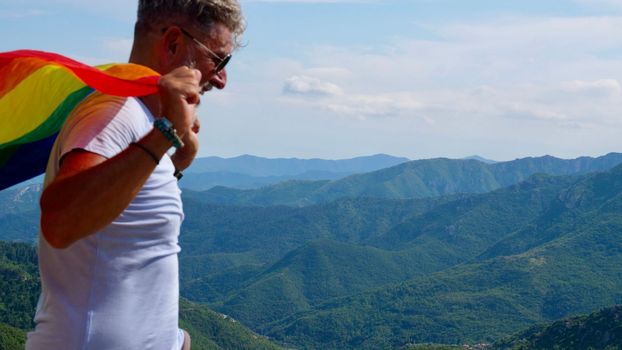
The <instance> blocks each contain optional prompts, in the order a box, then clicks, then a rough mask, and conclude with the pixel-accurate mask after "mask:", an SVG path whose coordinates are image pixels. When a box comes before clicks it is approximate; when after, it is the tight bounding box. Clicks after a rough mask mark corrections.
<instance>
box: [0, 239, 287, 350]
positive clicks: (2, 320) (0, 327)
mask: <svg viewBox="0 0 622 350" xmlns="http://www.w3.org/2000/svg"><path fill="white" fill-rule="evenodd" d="M39 291H40V281H39V276H38V267H37V258H36V249H35V247H33V246H32V245H30V244H24V243H9V242H2V241H0V349H2V350H17V349H23V348H24V344H25V341H26V332H27V331H29V330H31V329H32V328H33V326H34V324H33V322H32V318H33V317H34V310H35V307H36V301H37V298H38V297H39ZM180 318H181V325H182V327H185V329H187V330H188V332H189V333H190V335H191V337H192V348H193V349H203V350H207V349H223V350H224V349H227V350H229V349H257V350H264V349H265V350H276V349H281V347H280V346H278V345H276V344H275V343H273V342H271V341H269V340H268V339H266V338H264V337H262V336H259V335H257V334H256V333H254V332H252V331H250V330H249V329H247V328H245V327H244V326H243V325H241V324H240V323H239V322H237V321H235V320H234V319H233V318H231V317H228V316H225V315H222V314H219V313H216V312H214V311H211V310H209V309H208V308H207V307H205V306H203V305H200V304H196V303H192V302H189V301H186V300H181V304H180Z"/></svg>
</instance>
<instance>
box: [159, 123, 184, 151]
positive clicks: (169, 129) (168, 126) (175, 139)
mask: <svg viewBox="0 0 622 350" xmlns="http://www.w3.org/2000/svg"><path fill="white" fill-rule="evenodd" d="M153 126H154V127H155V128H156V129H158V130H160V131H161V132H162V134H164V136H165V137H166V139H167V140H169V141H170V142H171V143H172V144H173V147H175V148H182V147H184V142H183V141H182V140H181V138H179V135H177V131H176V130H175V128H174V127H173V123H171V121H170V120H168V119H167V118H166V117H162V118H158V119H156V121H155V122H153Z"/></svg>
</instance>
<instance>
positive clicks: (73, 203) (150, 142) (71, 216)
mask: <svg viewBox="0 0 622 350" xmlns="http://www.w3.org/2000/svg"><path fill="white" fill-rule="evenodd" d="M200 75H201V74H200V72H198V71H196V70H191V69H188V68H186V67H181V68H178V69H176V70H174V71H173V72H171V73H170V74H167V75H166V76H163V77H162V78H161V79H160V83H159V84H160V100H161V104H162V112H163V115H165V116H167V117H168V118H169V119H170V120H171V121H172V122H173V125H174V126H175V128H176V129H177V131H178V133H179V134H180V136H182V137H185V136H186V134H187V133H188V132H189V131H190V127H191V125H192V121H193V119H194V115H195V114H194V108H195V106H196V104H197V103H198V101H199V81H200V79H201V76H200ZM139 143H140V144H142V145H143V146H144V147H146V148H147V149H148V150H150V151H151V152H153V153H154V154H155V155H156V156H157V157H159V158H161V157H162V156H163V155H164V153H166V151H167V150H168V148H170V146H171V144H170V142H169V141H168V140H167V139H166V137H165V136H164V135H163V134H162V133H161V132H160V131H159V130H155V129H154V130H152V131H151V132H149V133H148V134H147V135H146V136H145V137H143V138H142V139H141V140H140V141H139ZM155 167H156V163H155V162H154V160H153V159H152V158H151V156H150V155H149V154H147V152H145V150H142V149H140V148H139V147H135V146H130V147H128V148H127V149H126V150H124V151H123V152H121V153H119V154H118V155H116V156H114V157H112V158H110V159H106V158H104V157H102V156H100V155H97V154H94V153H91V152H87V151H80V150H76V151H72V152H69V153H68V154H66V155H65V157H64V158H63V162H62V164H61V166H60V169H59V173H58V175H57V177H56V178H55V179H54V181H53V182H52V183H51V184H50V185H48V186H47V187H46V189H45V191H44V192H43V194H42V196H41V232H42V234H43V236H44V237H45V239H46V240H47V241H48V242H49V243H50V245H52V246H53V247H55V248H66V247H68V246H69V245H71V244H72V243H73V242H75V241H77V240H79V239H81V238H84V237H86V236H88V235H91V234H93V233H95V232H97V231H99V230H100V229H102V228H104V227H105V226H106V225H108V224H110V223H111V222H112V221H113V220H114V219H115V218H117V217H118V216H119V215H120V214H121V213H122V212H123V210H125V208H127V206H128V205H129V204H130V202H131V201H132V200H133V199H134V197H135V196H136V194H137V193H138V192H139V191H140V189H141V188H142V186H143V185H144V183H145V181H146V180H147V178H149V176H150V175H151V173H152V172H153V170H154V169H155Z"/></svg>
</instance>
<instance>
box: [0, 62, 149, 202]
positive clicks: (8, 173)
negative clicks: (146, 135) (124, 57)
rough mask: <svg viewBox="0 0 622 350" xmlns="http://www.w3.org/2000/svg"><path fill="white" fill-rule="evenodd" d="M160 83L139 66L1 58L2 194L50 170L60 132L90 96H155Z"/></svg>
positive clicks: (0, 132) (0, 140)
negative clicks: (96, 93) (11, 187)
mask: <svg viewBox="0 0 622 350" xmlns="http://www.w3.org/2000/svg"><path fill="white" fill-rule="evenodd" d="M159 78H160V75H159V74H158V73H156V72H155V71H153V70H151V69H149V68H147V67H143V66H139V65H135V64H106V65H101V66H97V67H91V66H88V65H85V64H82V63H80V62H77V61H74V60H72V59H69V58H67V57H64V56H61V55H58V54H54V53H49V52H42V51H32V50H19V51H11V52H4V53H0V190H2V189H5V188H7V187H10V186H12V185H15V184H17V183H20V182H22V181H25V180H28V179H30V178H32V177H35V176H37V175H39V174H42V173H43V172H44V171H45V168H46V166H47V161H48V157H49V155H50V151H51V149H52V145H53V144H54V140H56V136H57V135H58V132H59V130H60V128H61V127H62V125H63V123H64V122H65V120H66V119H67V117H68V116H69V115H70V114H71V112H72V111H73V109H74V108H75V107H76V106H77V105H78V104H79V103H80V102H81V101H82V100H83V99H84V98H85V97H86V96H88V95H89V94H90V93H92V92H93V91H95V90H97V91H100V92H102V93H104V94H109V95H115V96H145V95H150V94H154V93H157V91H158V87H157V83H158V79H159Z"/></svg>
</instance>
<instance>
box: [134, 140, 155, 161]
mask: <svg viewBox="0 0 622 350" xmlns="http://www.w3.org/2000/svg"><path fill="white" fill-rule="evenodd" d="M130 146H136V147H138V148H140V149H142V150H143V151H145V153H147V154H148V155H149V156H150V157H151V158H153V161H154V162H155V163H156V165H158V164H160V159H159V158H158V157H157V156H156V155H155V154H154V153H153V152H151V151H150V150H149V149H148V148H147V147H145V146H144V145H142V144H140V143H138V142H132V143H130Z"/></svg>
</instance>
